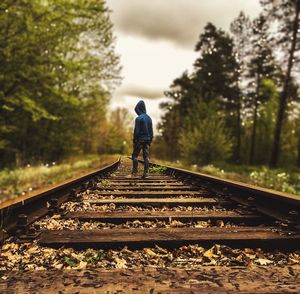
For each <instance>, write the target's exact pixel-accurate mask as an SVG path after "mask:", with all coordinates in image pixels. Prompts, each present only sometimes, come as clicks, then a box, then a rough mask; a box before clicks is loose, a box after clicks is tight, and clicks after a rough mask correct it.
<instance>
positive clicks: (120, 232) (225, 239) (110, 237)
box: [38, 227, 300, 249]
mask: <svg viewBox="0 0 300 294" xmlns="http://www.w3.org/2000/svg"><path fill="white" fill-rule="evenodd" d="M299 242H300V233H299V232H298V233H293V234H290V235H289V234H286V233H283V232H277V231H274V229H272V228H263V227H233V228H226V227H224V228H216V227H210V228H190V227H185V228H154V229H152V228H151V229H137V228H134V229H107V230H53V231H50V230H46V231H42V233H41V235H40V238H39V240H38V243H39V244H41V245H46V246H63V245H65V246H88V247H91V246H96V247H98V246H100V247H102V246H104V247H105V246H109V247H114V246H130V245H140V246H150V245H154V244H164V245H165V246H168V245H170V246H171V245H175V246H177V245H179V244H183V243H184V244H186V243H188V244H190V243H199V244H201V245H205V244H212V243H219V244H231V245H234V246H242V247H244V246H245V247H249V246H250V247H253V246H254V247H266V246H268V248H269V249H270V248H280V247H281V246H284V247H285V248H286V249H287V248H291V247H294V246H296V248H298V247H297V246H299Z"/></svg>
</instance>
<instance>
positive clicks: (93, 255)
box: [83, 249, 104, 265]
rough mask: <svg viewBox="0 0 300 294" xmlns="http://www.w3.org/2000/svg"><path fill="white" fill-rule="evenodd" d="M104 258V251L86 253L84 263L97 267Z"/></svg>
mask: <svg viewBox="0 0 300 294" xmlns="http://www.w3.org/2000/svg"><path fill="white" fill-rule="evenodd" d="M103 257H104V250H101V249H99V250H97V251H96V252H94V250H93V251H86V253H85V255H84V258H83V261H84V262H86V263H87V264H88V265H96V264H97V263H98V262H99V261H100V260H101V259H103Z"/></svg>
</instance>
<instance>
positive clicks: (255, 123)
mask: <svg viewBox="0 0 300 294" xmlns="http://www.w3.org/2000/svg"><path fill="white" fill-rule="evenodd" d="M259 89H260V74H257V78H256V93H255V100H254V115H253V128H252V136H251V146H250V155H249V163H250V164H253V163H254V156H255V143H256V128H257V110H258V97H259Z"/></svg>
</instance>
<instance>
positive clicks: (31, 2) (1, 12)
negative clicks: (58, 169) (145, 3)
mask: <svg viewBox="0 0 300 294" xmlns="http://www.w3.org/2000/svg"><path fill="white" fill-rule="evenodd" d="M114 44H115V39H114V37H113V28H112V24H111V21H110V18H109V11H108V8H107V7H106V5H105V2H104V1H98V0H91V1H83V0H80V1H69V0H48V1H41V0H17V1H15V0H4V1H1V3H0V64H1V69H0V105H1V107H0V168H4V167H13V166H24V165H26V164H29V163H37V162H52V161H55V162H57V161H59V160H61V159H64V158H65V157H66V156H69V155H70V154H94V153H100V154H101V153H122V152H124V150H123V149H124V146H123V141H124V138H127V137H126V136H128V132H129V130H128V127H127V125H126V120H128V111H126V110H124V109H117V110H115V111H114V112H113V113H111V114H110V115H108V110H107V107H108V104H109V99H110V97H111V94H112V92H113V90H114V89H115V88H116V86H118V85H119V84H120V81H121V78H120V70H121V66H120V58H119V56H118V55H117V54H116V53H115V49H114V46H115V45H114ZM125 147H126V146H125Z"/></svg>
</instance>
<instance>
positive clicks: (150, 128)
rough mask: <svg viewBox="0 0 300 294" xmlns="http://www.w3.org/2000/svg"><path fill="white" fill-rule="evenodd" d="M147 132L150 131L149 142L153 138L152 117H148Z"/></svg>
mask: <svg viewBox="0 0 300 294" xmlns="http://www.w3.org/2000/svg"><path fill="white" fill-rule="evenodd" d="M149 133H150V142H152V139H153V127H152V119H151V118H150V124H149Z"/></svg>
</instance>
